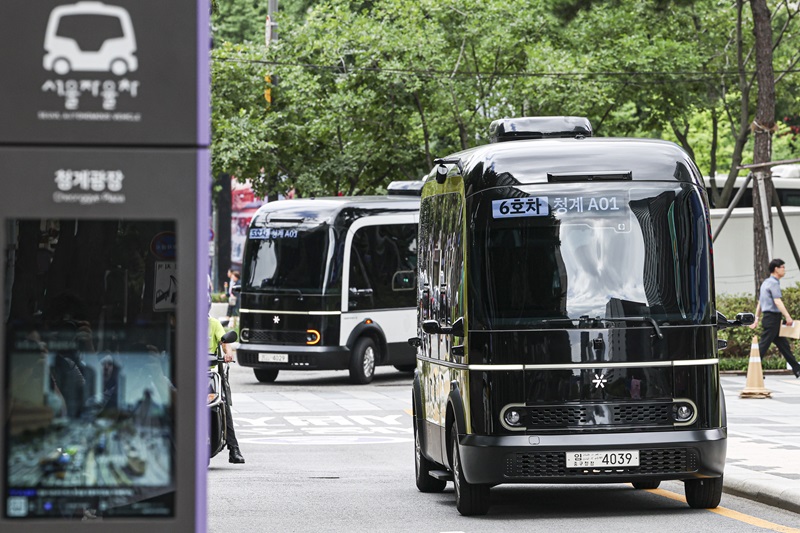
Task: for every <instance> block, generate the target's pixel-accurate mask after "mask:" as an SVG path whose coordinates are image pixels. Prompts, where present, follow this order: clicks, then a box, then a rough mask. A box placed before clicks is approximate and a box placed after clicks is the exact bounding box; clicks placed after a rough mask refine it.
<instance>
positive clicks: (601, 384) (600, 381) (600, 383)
mask: <svg viewBox="0 0 800 533" xmlns="http://www.w3.org/2000/svg"><path fill="white" fill-rule="evenodd" d="M592 383H594V388H595V389H605V388H606V383H608V380H607V379H606V375H605V374H602V373H601V374H600V375H599V376H598V375H597V374H595V375H594V379H593V380H592Z"/></svg>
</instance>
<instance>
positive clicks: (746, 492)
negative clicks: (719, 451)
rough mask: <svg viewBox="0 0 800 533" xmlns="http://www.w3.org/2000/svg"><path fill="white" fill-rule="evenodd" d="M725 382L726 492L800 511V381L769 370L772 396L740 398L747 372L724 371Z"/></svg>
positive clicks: (768, 381) (723, 379)
mask: <svg viewBox="0 0 800 533" xmlns="http://www.w3.org/2000/svg"><path fill="white" fill-rule="evenodd" d="M721 381H722V388H723V390H724V391H725V399H726V403H727V407H728V460H727V462H726V465H725V481H724V488H723V490H724V492H726V493H728V494H733V495H736V496H741V497H744V498H749V499H752V500H756V501H760V502H763V503H766V504H769V505H773V506H776V507H780V508H782V509H787V510H790V511H794V512H795V513H800V379H796V378H795V377H794V376H793V375H791V374H789V373H786V374H772V373H768V374H766V376H765V380H764V387H765V388H766V389H767V390H769V391H771V392H772V398H767V399H742V398H739V392H740V391H741V390H742V389H743V388H744V386H745V381H746V376H745V375H735V374H723V375H722V376H721ZM723 505H724V501H723Z"/></svg>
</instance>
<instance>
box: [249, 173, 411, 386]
mask: <svg viewBox="0 0 800 533" xmlns="http://www.w3.org/2000/svg"><path fill="white" fill-rule="evenodd" d="M420 187H421V182H392V183H391V184H390V185H389V194H387V195H385V196H351V197H344V196H341V197H331V198H310V199H294V200H281V201H277V202H270V203H268V204H266V205H264V206H263V207H261V208H260V209H259V210H258V212H257V213H256V214H255V216H254V217H253V220H252V221H251V223H250V228H249V230H248V235H247V240H246V244H245V250H244V259H243V265H242V285H241V293H240V296H239V297H240V298H241V310H240V319H239V327H240V346H239V348H238V349H237V355H238V360H239V363H240V364H241V365H242V366H246V367H252V368H253V372H254V373H255V376H256V379H258V381H260V382H263V383H268V382H272V381H275V379H276V377H277V376H278V372H279V371H281V370H348V371H349V373H350V379H351V381H353V382H355V383H369V382H370V381H372V378H373V376H374V373H375V367H376V366H379V365H394V366H395V367H396V368H397V369H398V370H401V371H407V372H410V371H413V370H414V356H415V353H414V349H413V348H412V347H410V346H409V345H408V343H407V340H408V336H409V335H412V334H413V332H414V330H415V327H416V326H415V323H416V311H415V305H416V302H415V296H416V293H415V287H416V281H415V275H416V269H417V220H418V217H419V189H420Z"/></svg>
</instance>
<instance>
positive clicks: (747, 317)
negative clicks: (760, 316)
mask: <svg viewBox="0 0 800 533" xmlns="http://www.w3.org/2000/svg"><path fill="white" fill-rule="evenodd" d="M755 321H756V315H754V314H753V313H738V314H737V315H736V320H735V322H738V324H736V325H737V326H749V325H750V324H752V323H753V322H755Z"/></svg>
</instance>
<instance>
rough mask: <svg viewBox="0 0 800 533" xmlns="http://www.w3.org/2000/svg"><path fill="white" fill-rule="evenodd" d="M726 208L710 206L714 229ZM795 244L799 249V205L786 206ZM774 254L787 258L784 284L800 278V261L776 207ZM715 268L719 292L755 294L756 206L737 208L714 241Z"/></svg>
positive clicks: (785, 259)
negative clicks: (754, 217)
mask: <svg viewBox="0 0 800 533" xmlns="http://www.w3.org/2000/svg"><path fill="white" fill-rule="evenodd" d="M725 211H726V210H725V209H712V210H711V230H712V232H715V231H716V228H717V226H718V225H719V223H720V221H721V220H722V217H723V216H724V215H725ZM783 213H784V215H785V216H786V220H787V222H788V224H789V229H790V231H791V234H792V239H793V240H794V243H795V246H796V247H797V248H798V249H800V207H784V208H783ZM772 236H773V255H774V256H775V257H780V258H781V259H783V260H784V261H786V277H785V278H783V280H782V281H781V287H784V288H786V287H792V286H794V285H795V284H797V283H798V282H800V265H797V264H796V261H795V259H794V256H793V255H792V249H791V247H790V246H789V242H788V240H787V239H786V233H785V232H784V230H783V226H782V224H781V219H780V217H779V216H778V211H777V209H775V208H773V209H772ZM714 271H715V277H716V287H717V294H755V284H754V283H755V282H754V278H753V209H752V208H750V207H739V208H736V209H734V211H733V213H732V214H731V216H730V218H729V219H728V220H727V221H726V222H725V226H724V227H723V228H722V231H721V232H720V234H719V236H718V237H717V240H716V241H714Z"/></svg>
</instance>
